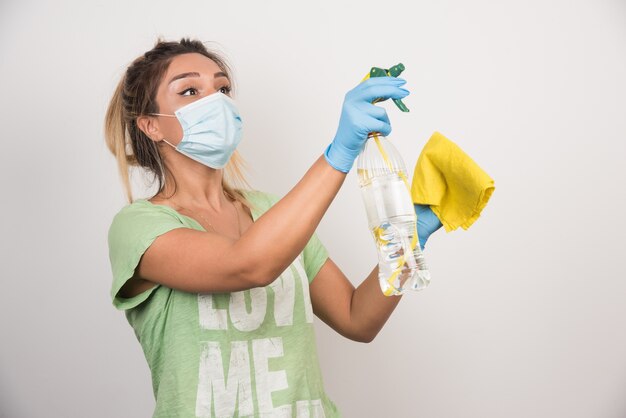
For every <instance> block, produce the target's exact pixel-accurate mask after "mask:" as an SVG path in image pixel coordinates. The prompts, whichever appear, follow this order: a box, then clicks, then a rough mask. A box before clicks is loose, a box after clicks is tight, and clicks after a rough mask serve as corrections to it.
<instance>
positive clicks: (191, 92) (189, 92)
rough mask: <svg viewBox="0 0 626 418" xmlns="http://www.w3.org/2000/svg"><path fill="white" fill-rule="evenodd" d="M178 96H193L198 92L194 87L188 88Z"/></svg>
mask: <svg viewBox="0 0 626 418" xmlns="http://www.w3.org/2000/svg"><path fill="white" fill-rule="evenodd" d="M178 94H180V95H181V96H195V95H196V94H198V90H196V89H195V88H194V87H190V88H188V89H185V90H183V91H181V92H180V93H178Z"/></svg>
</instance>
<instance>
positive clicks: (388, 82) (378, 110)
mask: <svg viewBox="0 0 626 418" xmlns="http://www.w3.org/2000/svg"><path fill="white" fill-rule="evenodd" d="M405 83H406V80H404V79H401V78H396V77H374V78H369V79H367V80H366V81H364V82H362V83H360V84H359V85H358V86H356V87H355V88H353V89H352V90H350V91H349V92H348V93H347V94H346V96H345V99H344V102H343V106H342V109H341V118H340V119H339V127H338V128H337V133H336V134H335V138H334V139H333V141H332V142H331V144H330V145H329V146H328V148H326V151H325V152H324V156H325V157H326V161H328V164H330V165H331V166H332V167H333V168H334V169H336V170H339V171H341V172H343V173H347V172H349V171H350V169H351V168H352V165H353V164H354V160H356V157H357V156H358V155H359V153H360V152H361V149H362V148H363V145H364V144H365V140H366V139H367V135H368V134H369V133H370V132H380V133H381V134H382V135H385V136H387V135H389V133H390V132H391V124H390V123H389V117H388V116H387V112H386V111H385V109H383V108H382V107H378V106H375V105H373V104H372V102H373V101H374V100H376V99H383V100H385V99H402V98H404V97H406V96H408V95H409V91H408V90H406V89H404V88H402V87H401V86H402V85H404V84H405Z"/></svg>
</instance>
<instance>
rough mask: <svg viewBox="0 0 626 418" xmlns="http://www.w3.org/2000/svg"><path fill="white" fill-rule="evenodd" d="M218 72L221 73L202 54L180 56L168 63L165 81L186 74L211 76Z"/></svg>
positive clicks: (213, 63)
mask: <svg viewBox="0 0 626 418" xmlns="http://www.w3.org/2000/svg"><path fill="white" fill-rule="evenodd" d="M218 71H221V69H220V67H219V66H218V65H217V63H215V61H213V60H212V59H210V58H208V57H205V56H204V55H202V54H197V53H191V54H182V55H177V56H176V57H174V58H173V59H172V61H171V62H170V65H169V67H168V69H167V73H166V74H165V81H166V82H168V81H169V80H170V79H171V78H172V77H174V76H176V75H178V74H182V73H186V72H199V73H209V74H211V75H212V74H214V73H216V72H218Z"/></svg>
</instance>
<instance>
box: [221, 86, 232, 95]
mask: <svg viewBox="0 0 626 418" xmlns="http://www.w3.org/2000/svg"><path fill="white" fill-rule="evenodd" d="M231 90H232V89H231V88H230V86H224V87H222V88H220V89H219V91H220V92H221V93H224V94H230V91H231Z"/></svg>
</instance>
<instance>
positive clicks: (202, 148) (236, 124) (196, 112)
mask: <svg viewBox="0 0 626 418" xmlns="http://www.w3.org/2000/svg"><path fill="white" fill-rule="evenodd" d="M152 115H156V116H170V117H176V118H177V119H178V121H179V122H180V126H182V128H183V139H182V140H181V141H180V142H179V143H178V145H176V146H174V145H172V144H171V143H169V142H168V141H167V140H165V139H164V141H165V142H166V143H167V144H169V145H170V146H172V147H173V148H175V149H176V151H178V152H180V153H181V154H184V155H186V156H187V157H189V158H191V159H193V160H195V161H197V162H199V163H202V164H204V165H206V166H208V167H212V168H223V167H224V166H225V165H226V163H227V162H228V160H229V159H230V156H231V155H232V154H233V152H235V149H236V148H237V145H239V141H241V133H242V132H241V131H242V122H241V116H240V115H239V110H237V106H236V105H235V102H234V101H233V99H231V98H230V97H228V96H226V95H225V94H224V93H221V92H218V93H214V94H211V95H209V96H206V97H203V98H201V99H198V100H196V101H195V102H193V103H189V104H188V105H185V106H183V107H181V108H180V109H178V110H177V111H176V112H174V115H165V114H162V113H152Z"/></svg>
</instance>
